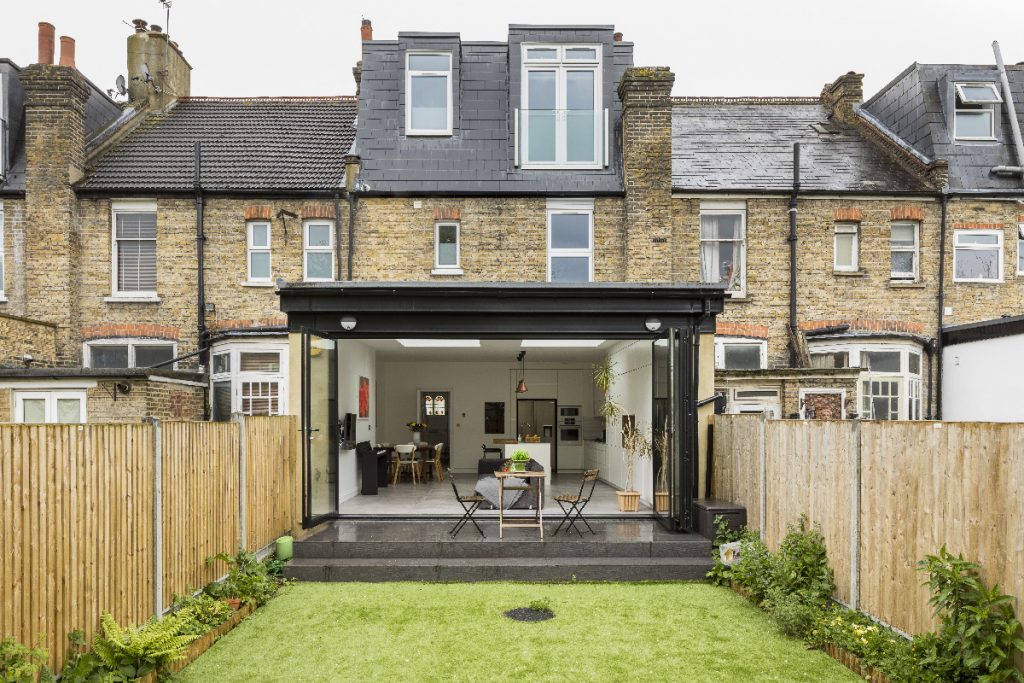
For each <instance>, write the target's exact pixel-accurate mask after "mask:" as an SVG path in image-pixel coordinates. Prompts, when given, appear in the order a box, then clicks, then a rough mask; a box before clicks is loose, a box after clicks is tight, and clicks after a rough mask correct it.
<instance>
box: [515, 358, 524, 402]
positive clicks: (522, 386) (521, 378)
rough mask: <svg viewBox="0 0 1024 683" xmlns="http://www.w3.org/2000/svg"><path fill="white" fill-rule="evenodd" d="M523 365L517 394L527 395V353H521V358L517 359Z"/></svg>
mask: <svg viewBox="0 0 1024 683" xmlns="http://www.w3.org/2000/svg"><path fill="white" fill-rule="evenodd" d="M516 360H517V361H519V362H520V363H521V364H522V366H521V367H522V371H521V372H520V375H519V384H517V385H516V393H517V394H525V393H526V351H520V352H519V356H518V357H517V358H516Z"/></svg>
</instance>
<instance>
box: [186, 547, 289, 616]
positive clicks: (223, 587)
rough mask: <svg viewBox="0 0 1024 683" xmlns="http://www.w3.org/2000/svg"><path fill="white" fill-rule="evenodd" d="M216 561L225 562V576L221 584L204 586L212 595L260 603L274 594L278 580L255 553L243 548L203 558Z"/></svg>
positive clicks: (209, 561) (275, 593)
mask: <svg viewBox="0 0 1024 683" xmlns="http://www.w3.org/2000/svg"><path fill="white" fill-rule="evenodd" d="M217 560H221V561H223V562H226V563H227V564H228V567H229V569H228V576H227V578H226V579H224V581H222V582H221V583H211V584H210V585H208V586H207V587H206V588H205V589H204V590H205V592H206V593H207V594H208V595H210V596H211V597H214V598H221V599H229V598H235V599H238V600H241V601H242V602H244V603H247V604H254V605H257V606H259V605H263V604H266V602H267V601H268V600H270V599H271V598H272V597H274V596H275V595H277V591H278V589H279V588H280V587H281V581H280V580H278V579H277V578H275V577H274V576H272V575H271V574H270V571H269V568H268V567H267V565H266V564H264V563H263V562H260V561H259V560H257V559H256V554H255V553H250V552H246V551H244V550H239V551H238V553H237V554H236V555H228V554H227V553H221V554H219V555H214V556H213V557H208V558H206V563H207V564H211V563H213V562H215V561H217Z"/></svg>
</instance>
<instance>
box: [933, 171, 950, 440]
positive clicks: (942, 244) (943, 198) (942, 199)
mask: <svg viewBox="0 0 1024 683" xmlns="http://www.w3.org/2000/svg"><path fill="white" fill-rule="evenodd" d="M948 204H949V195H948V194H947V193H946V191H945V190H943V191H942V192H941V193H940V194H939V208H940V209H941V213H940V216H939V295H938V297H937V298H938V306H937V309H938V310H937V311H936V313H937V315H936V320H938V329H937V330H936V331H935V355H934V357H933V359H932V362H934V363H936V364H937V365H936V372H935V416H934V417H935V419H936V420H941V419H942V323H943V315H944V313H945V305H946V211H947V205H948Z"/></svg>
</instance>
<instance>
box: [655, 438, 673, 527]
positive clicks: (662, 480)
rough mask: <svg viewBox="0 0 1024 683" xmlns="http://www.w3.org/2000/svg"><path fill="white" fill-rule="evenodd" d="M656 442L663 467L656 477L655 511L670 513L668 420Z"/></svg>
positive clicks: (659, 469)
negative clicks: (667, 465)
mask: <svg viewBox="0 0 1024 683" xmlns="http://www.w3.org/2000/svg"><path fill="white" fill-rule="evenodd" d="M656 442H657V451H658V455H659V456H660V457H661V466H660V467H658V476H657V477H655V484H654V511H655V512H668V511H669V510H668V507H669V502H668V467H666V466H665V465H666V464H667V463H668V459H669V452H668V450H669V446H670V444H671V442H670V441H669V438H668V420H665V428H664V429H662V430H661V431H660V432H658V436H657V441H656Z"/></svg>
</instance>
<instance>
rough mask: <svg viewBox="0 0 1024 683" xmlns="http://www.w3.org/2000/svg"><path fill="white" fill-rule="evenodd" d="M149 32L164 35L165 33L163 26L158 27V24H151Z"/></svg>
mask: <svg viewBox="0 0 1024 683" xmlns="http://www.w3.org/2000/svg"><path fill="white" fill-rule="evenodd" d="M149 30H150V31H152V32H153V33H163V32H164V27H163V26H157V25H156V24H150V25H149Z"/></svg>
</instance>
